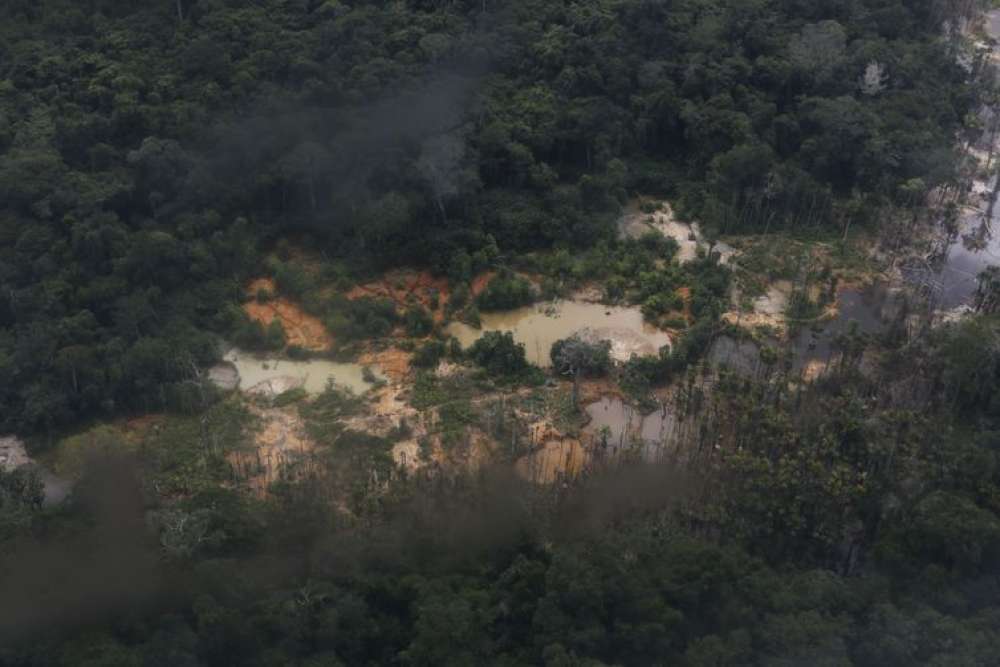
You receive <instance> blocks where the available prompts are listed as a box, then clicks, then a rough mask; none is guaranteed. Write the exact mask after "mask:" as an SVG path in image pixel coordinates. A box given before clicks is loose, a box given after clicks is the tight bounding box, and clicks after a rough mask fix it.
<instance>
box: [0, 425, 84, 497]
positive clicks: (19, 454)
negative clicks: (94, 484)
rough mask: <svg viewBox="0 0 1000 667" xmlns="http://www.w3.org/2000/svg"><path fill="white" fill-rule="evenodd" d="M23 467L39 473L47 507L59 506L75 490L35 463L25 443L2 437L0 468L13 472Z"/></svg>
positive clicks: (66, 482) (66, 481)
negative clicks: (28, 467)
mask: <svg viewBox="0 0 1000 667" xmlns="http://www.w3.org/2000/svg"><path fill="white" fill-rule="evenodd" d="M22 466H30V467H32V468H34V469H35V470H36V471H37V472H38V476H39V478H40V479H41V480H42V484H43V485H44V487H45V500H44V501H43V502H44V504H45V505H46V506H49V505H58V504H59V503H61V502H62V501H63V500H65V499H66V496H68V495H69V493H70V491H71V490H72V489H73V484H72V483H71V482H69V481H68V480H65V479H62V478H60V477H56V475H55V474H53V473H52V471H50V470H48V469H47V468H45V467H43V466H41V465H39V464H37V463H35V461H34V459H32V458H31V457H30V456H28V452H27V450H26V449H25V447H24V442H23V441H22V440H20V439H19V438H15V437H14V436H3V437H0V468H2V469H3V470H7V471H11V470H16V469H18V468H20V467H22Z"/></svg>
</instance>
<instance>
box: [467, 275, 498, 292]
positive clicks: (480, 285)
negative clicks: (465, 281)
mask: <svg viewBox="0 0 1000 667" xmlns="http://www.w3.org/2000/svg"><path fill="white" fill-rule="evenodd" d="M496 275H497V272H496V271H486V272H484V273H480V274H479V275H478V276H476V277H475V278H473V280H472V285H471V286H470V288H469V290H470V291H471V292H472V296H479V295H480V294H482V293H483V292H484V291H486V286H487V285H489V284H490V281H491V280H493V278H494V277H495V276H496Z"/></svg>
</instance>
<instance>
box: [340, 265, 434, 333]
mask: <svg viewBox="0 0 1000 667" xmlns="http://www.w3.org/2000/svg"><path fill="white" fill-rule="evenodd" d="M346 296H347V298H348V299H351V300H356V299H363V298H373V299H380V298H381V299H389V300H390V301H392V302H393V303H394V304H395V305H396V307H397V308H399V309H400V310H406V309H407V308H411V307H412V306H413V305H415V304H417V305H420V306H421V307H423V308H425V309H427V310H428V311H430V312H431V314H432V315H433V317H434V321H435V322H443V321H444V308H445V305H446V304H447V303H448V299H449V298H450V292H449V289H448V279H447V278H436V277H434V276H432V275H431V274H430V273H429V272H427V271H414V270H410V269H397V270H394V271H389V272H388V273H386V274H384V275H383V276H382V277H381V278H379V279H378V280H374V281H372V282H368V283H364V284H362V285H357V286H355V287H353V288H352V289H351V290H350V291H348V292H347V295H346ZM435 300H436V301H437V305H435Z"/></svg>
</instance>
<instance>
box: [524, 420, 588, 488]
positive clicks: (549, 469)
mask: <svg viewBox="0 0 1000 667" xmlns="http://www.w3.org/2000/svg"><path fill="white" fill-rule="evenodd" d="M530 436H531V440H532V442H534V443H538V448H537V449H536V450H535V451H533V452H532V453H531V454H528V455H527V456H523V457H521V458H520V459H518V460H517V463H516V464H515V468H516V470H517V472H518V474H519V475H521V476H522V477H524V478H525V479H527V480H530V481H532V482H535V483H538V484H551V483H553V482H556V481H558V480H560V479H571V478H573V477H576V476H577V475H579V474H580V473H581V472H583V469H584V468H585V467H586V465H587V463H588V462H589V461H590V455H589V454H588V453H587V450H586V449H585V448H584V446H583V445H582V444H581V443H580V441H579V440H578V439H576V438H571V437H568V436H565V435H563V434H562V433H561V432H559V431H558V430H557V429H555V428H554V427H553V426H552V425H551V424H549V423H547V422H541V423H538V424H533V425H532V426H531V427H530Z"/></svg>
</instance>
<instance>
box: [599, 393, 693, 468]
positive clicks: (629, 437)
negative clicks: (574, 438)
mask: <svg viewBox="0 0 1000 667" xmlns="http://www.w3.org/2000/svg"><path fill="white" fill-rule="evenodd" d="M585 409H586V411H587V415H588V416H589V417H590V421H589V422H588V424H587V426H586V428H585V429H584V433H586V434H587V435H588V436H589V437H590V439H591V440H592V442H593V444H594V445H595V446H596V447H601V446H602V443H603V445H604V446H606V449H607V451H608V453H609V454H612V455H613V454H616V453H618V452H620V451H622V450H624V449H629V448H632V447H636V446H638V447H639V449H640V452H641V454H642V457H643V458H644V459H646V460H648V461H655V460H658V459H659V458H660V457H661V455H662V452H663V446H664V444H665V443H667V442H669V441H670V439H671V437H672V436H673V435H674V430H675V429H676V427H677V419H676V416H675V415H674V413H673V411H672V410H671V409H670V408H668V407H667V406H664V405H661V406H659V407H658V408H657V409H655V410H653V411H652V412H650V413H647V414H643V413H642V412H641V411H640V410H639V409H637V408H635V407H633V406H631V405H629V404H628V403H626V402H625V401H623V400H622V399H620V398H617V397H613V396H605V397H604V398H602V399H601V400H599V401H596V402H594V403H591V404H590V405H588V406H587V407H586V408H585Z"/></svg>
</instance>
